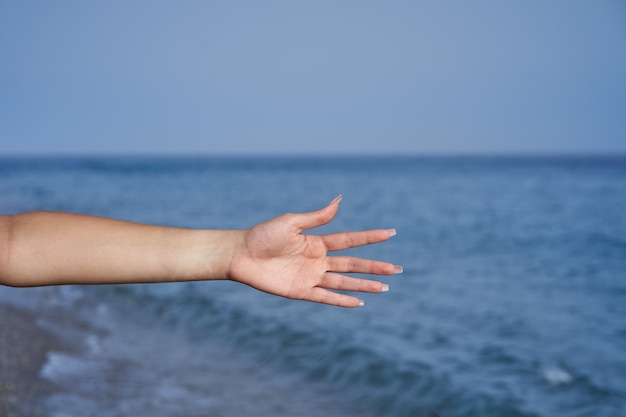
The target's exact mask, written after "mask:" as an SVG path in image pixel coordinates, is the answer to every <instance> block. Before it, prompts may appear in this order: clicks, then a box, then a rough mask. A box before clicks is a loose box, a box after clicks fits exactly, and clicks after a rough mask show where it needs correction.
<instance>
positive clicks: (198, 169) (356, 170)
mask: <svg viewBox="0 0 626 417" xmlns="http://www.w3.org/2000/svg"><path fill="white" fill-rule="evenodd" d="M339 194H342V195H343V201H342V202H341V205H340V211H339V214H338V215H337V218H336V219H335V220H334V221H333V222H332V223H331V224H329V225H327V226H324V227H322V228H320V229H316V230H312V231H309V232H308V233H333V232H338V231H349V230H363V229H375V228H395V229H397V232H398V234H397V236H395V237H393V238H392V239H390V240H389V241H387V242H384V243H379V244H376V245H371V246H367V247H361V248H355V249H351V250H349V251H347V252H345V253H349V254H350V255H354V256H360V257H365V258H371V259H380V260H385V261H389V262H392V263H394V264H398V265H402V266H403V267H404V273H403V274H399V275H393V276H389V277H382V278H380V279H381V280H382V281H383V282H385V283H387V284H389V286H390V290H389V292H386V293H380V294H365V295H360V298H362V299H363V300H364V301H365V306H364V307H360V308H355V309H343V308H338V307H332V306H326V305H320V304H315V303H309V302H304V301H293V300H287V299H283V298H280V297H276V296H271V295H268V294H265V293H261V292H258V291H256V290H253V289H251V288H249V287H247V286H244V285H240V284H237V283H233V282H229V281H210V282H193V283H176V284H144V285H115V286H109V285H103V286H58V287H42V288H26V289H24V288H22V289H15V288H8V287H0V300H2V302H6V303H11V304H14V305H17V306H19V307H21V308H24V309H29V310H31V311H33V312H36V313H37V314H38V317H39V319H38V325H39V326H41V327H42V329H46V330H47V331H50V332H53V333H54V334H56V335H57V336H58V337H60V338H63V339H64V340H66V341H68V342H69V344H70V345H71V346H72V348H71V349H65V350H58V351H55V350H51V351H50V352H48V356H47V361H46V363H45V364H44V366H43V367H42V369H41V371H40V377H41V378H43V379H45V380H48V381H51V382H53V383H54V384H55V386H57V388H58V389H57V390H55V391H54V392H53V393H50V394H49V395H46V396H45V397H42V398H38V399H34V400H33V401H36V402H37V404H38V406H39V409H40V410H44V414H45V415H47V416H54V417H66V416H86V415H97V416H105V417H108V416H127V415H132V416H146V417H148V416H150V417H155V416H156V417H159V416H234V417H237V416H302V417H309V416H324V417H328V416H348V417H351V416H360V417H367V416H372V417H373V416H378V417H381V416H389V417H403V416H407V417H409V416H427V417H461V416H463V417H470V416H485V417H487V416H494V417H495V416H498V417H500V416H501V417H504V416H511V417H513V416H515V417H530V416H533V417H554V416H562V417H583V416H590V417H591V416H593V417H618V416H622V417H623V416H626V156H619V155H616V156H610V155H608V156H514V155H510V156H506V155H503V156H410V155H404V156H386V155H381V156H332V157H330V156H310V157H309V156H169V157H168V156H66V157H59V156H55V157H2V158H0V213H3V214H8V213H18V212H24V211H30V210H58V211H67V212H75V213H84V214H91V215H97V216H107V217H113V218H117V219H125V220H130V221H135V222H142V223H149V224H158V225H167V226H176V227H186V228H210V229H232V228H236V229H242V228H247V227H250V226H252V225H254V224H256V223H259V222H262V221H265V220H267V219H269V218H272V217H274V216H277V215H280V214H282V213H285V212H304V211H310V210H315V209H317V208H321V207H323V206H325V205H326V204H328V202H330V201H331V200H332V199H333V198H335V197H336V196H337V195H339ZM345 253H344V252H342V254H345Z"/></svg>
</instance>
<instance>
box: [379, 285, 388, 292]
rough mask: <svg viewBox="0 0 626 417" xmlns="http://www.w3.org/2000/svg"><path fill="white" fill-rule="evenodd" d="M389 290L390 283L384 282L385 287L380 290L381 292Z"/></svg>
mask: <svg viewBox="0 0 626 417" xmlns="http://www.w3.org/2000/svg"><path fill="white" fill-rule="evenodd" d="M387 291H389V285H387V284H383V288H382V289H381V290H380V292H387Z"/></svg>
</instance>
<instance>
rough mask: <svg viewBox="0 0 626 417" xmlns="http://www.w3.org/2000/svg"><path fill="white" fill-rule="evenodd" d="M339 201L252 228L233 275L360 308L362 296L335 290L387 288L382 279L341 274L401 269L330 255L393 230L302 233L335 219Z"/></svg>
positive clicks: (265, 287) (292, 294)
mask: <svg viewBox="0 0 626 417" xmlns="http://www.w3.org/2000/svg"><path fill="white" fill-rule="evenodd" d="M333 203H334V204H333ZM333 203H331V204H330V205H329V206H327V207H325V208H323V209H321V210H318V211H315V212H311V213H304V214H285V215H282V216H279V217H277V218H274V219H272V220H270V221H268V222H265V223H261V224H259V225H257V226H254V227H252V228H251V229H248V230H247V231H246V232H245V236H244V241H243V243H242V245H241V246H242V247H241V249H240V250H239V251H237V254H236V255H235V256H234V257H233V259H232V262H231V268H230V275H231V278H232V279H234V280H236V281H239V282H242V283H245V284H248V285H250V286H252V287H254V288H257V289H259V290H261V291H265V292H268V293H271V294H276V295H280V296H283V297H287V298H294V299H304V300H309V301H316V302H321V303H326V304H334V305H340V306H344V307H356V306H358V305H359V303H360V300H359V299H358V298H356V297H352V296H348V295H343V294H338V293H335V292H332V291H329V290H347V291H364V292H380V291H381V290H383V288H384V286H383V284H381V283H380V282H377V281H370V280H365V279H356V278H351V277H347V276H344V275H341V274H339V273H342V272H343V273H345V272H358V273H371V274H381V275H389V274H392V273H394V272H398V271H397V268H396V267H394V266H393V265H392V264H389V263H385V262H377V261H369V260H365V259H360V258H353V257H346V256H335V257H329V256H327V254H328V252H329V251H333V250H341V249H348V248H351V247H354V246H360V245H364V244H369V243H376V242H381V241H384V240H387V239H388V238H389V236H390V233H389V231H387V230H371V231H364V232H352V233H337V234H331V235H324V236H319V235H305V234H302V233H301V232H302V231H303V230H306V229H311V228H313V227H317V226H321V225H323V224H326V223H328V222H330V221H331V220H332V219H333V218H334V216H335V214H336V213H337V209H338V205H337V203H338V201H334V202H333Z"/></svg>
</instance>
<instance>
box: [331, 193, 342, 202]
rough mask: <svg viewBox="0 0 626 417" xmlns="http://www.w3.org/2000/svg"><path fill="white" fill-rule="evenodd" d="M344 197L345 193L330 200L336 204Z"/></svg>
mask: <svg viewBox="0 0 626 417" xmlns="http://www.w3.org/2000/svg"><path fill="white" fill-rule="evenodd" d="M342 198H343V194H339V195H338V196H337V197H335V199H334V200H333V201H331V202H330V204H334V203H337V204H339V203H340V202H341V199H342Z"/></svg>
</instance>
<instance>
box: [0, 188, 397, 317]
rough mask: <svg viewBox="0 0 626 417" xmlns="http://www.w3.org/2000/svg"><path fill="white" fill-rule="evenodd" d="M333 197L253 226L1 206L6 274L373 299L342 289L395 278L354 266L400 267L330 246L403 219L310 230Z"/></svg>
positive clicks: (370, 235) (3, 279)
mask: <svg viewBox="0 0 626 417" xmlns="http://www.w3.org/2000/svg"><path fill="white" fill-rule="evenodd" d="M340 201H341V196H339V197H337V198H336V199H335V200H333V201H332V202H331V203H330V204H329V205H328V206H326V207H324V208H322V209H320V210H316V211H312V212H308V213H298V214H291V213H288V214H283V215H281V216H278V217H276V218H274V219H271V220H269V221H267V222H264V223H261V224H258V225H256V226H253V227H251V228H249V229H246V230H192V229H181V228H172V227H162V226H152V225H144V224H138V223H132V222H126V221H120V220H113V219H108V218H102V217H94V216H85V215H79V214H70V213H60V212H45V211H39V212H29V213H20V214H14V215H8V216H0V284H3V285H8V286H15V287H30V286H40V285H60V284H120V283H150V282H172V281H194V280H213V279H230V280H233V281H237V282H240V283H243V284H246V285H249V286H251V287H253V288H256V289H258V290H260V291H264V292H267V293H270V294H274V295H278V296H282V297H287V298H291V299H299V300H307V301H313V302H318V303H324V304H331V305H336V306H341V307H357V306H359V305H363V302H362V301H361V300H360V299H359V298H357V297H354V296H351V295H346V294H340V293H337V292H335V291H334V290H342V291H355V292H369V293H378V292H381V291H386V290H387V289H388V287H387V286H386V285H385V284H382V283H381V282H379V281H376V280H369V279H361V278H353V277H349V276H346V275H344V274H345V273H362V274H374V275H392V274H395V273H399V272H402V268H401V267H399V266H396V265H393V264H390V263H387V262H380V261H372V260H367V259H361V258H356V257H350V256H328V253H329V252H332V251H338V250H344V249H350V248H353V247H357V246H362V245H368V244H372V243H378V242H383V241H386V240H387V239H389V238H390V237H391V236H393V235H395V230H393V229H387V230H385V229H380V230H368V231H360V232H344V233H334V234H327V235H314V234H304V233H302V232H304V231H306V230H310V229H313V228H315V227H319V226H322V225H325V224H328V223H330V222H331V221H332V220H333V218H334V217H335V215H336V214H337V211H338V210H339V202H340Z"/></svg>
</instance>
